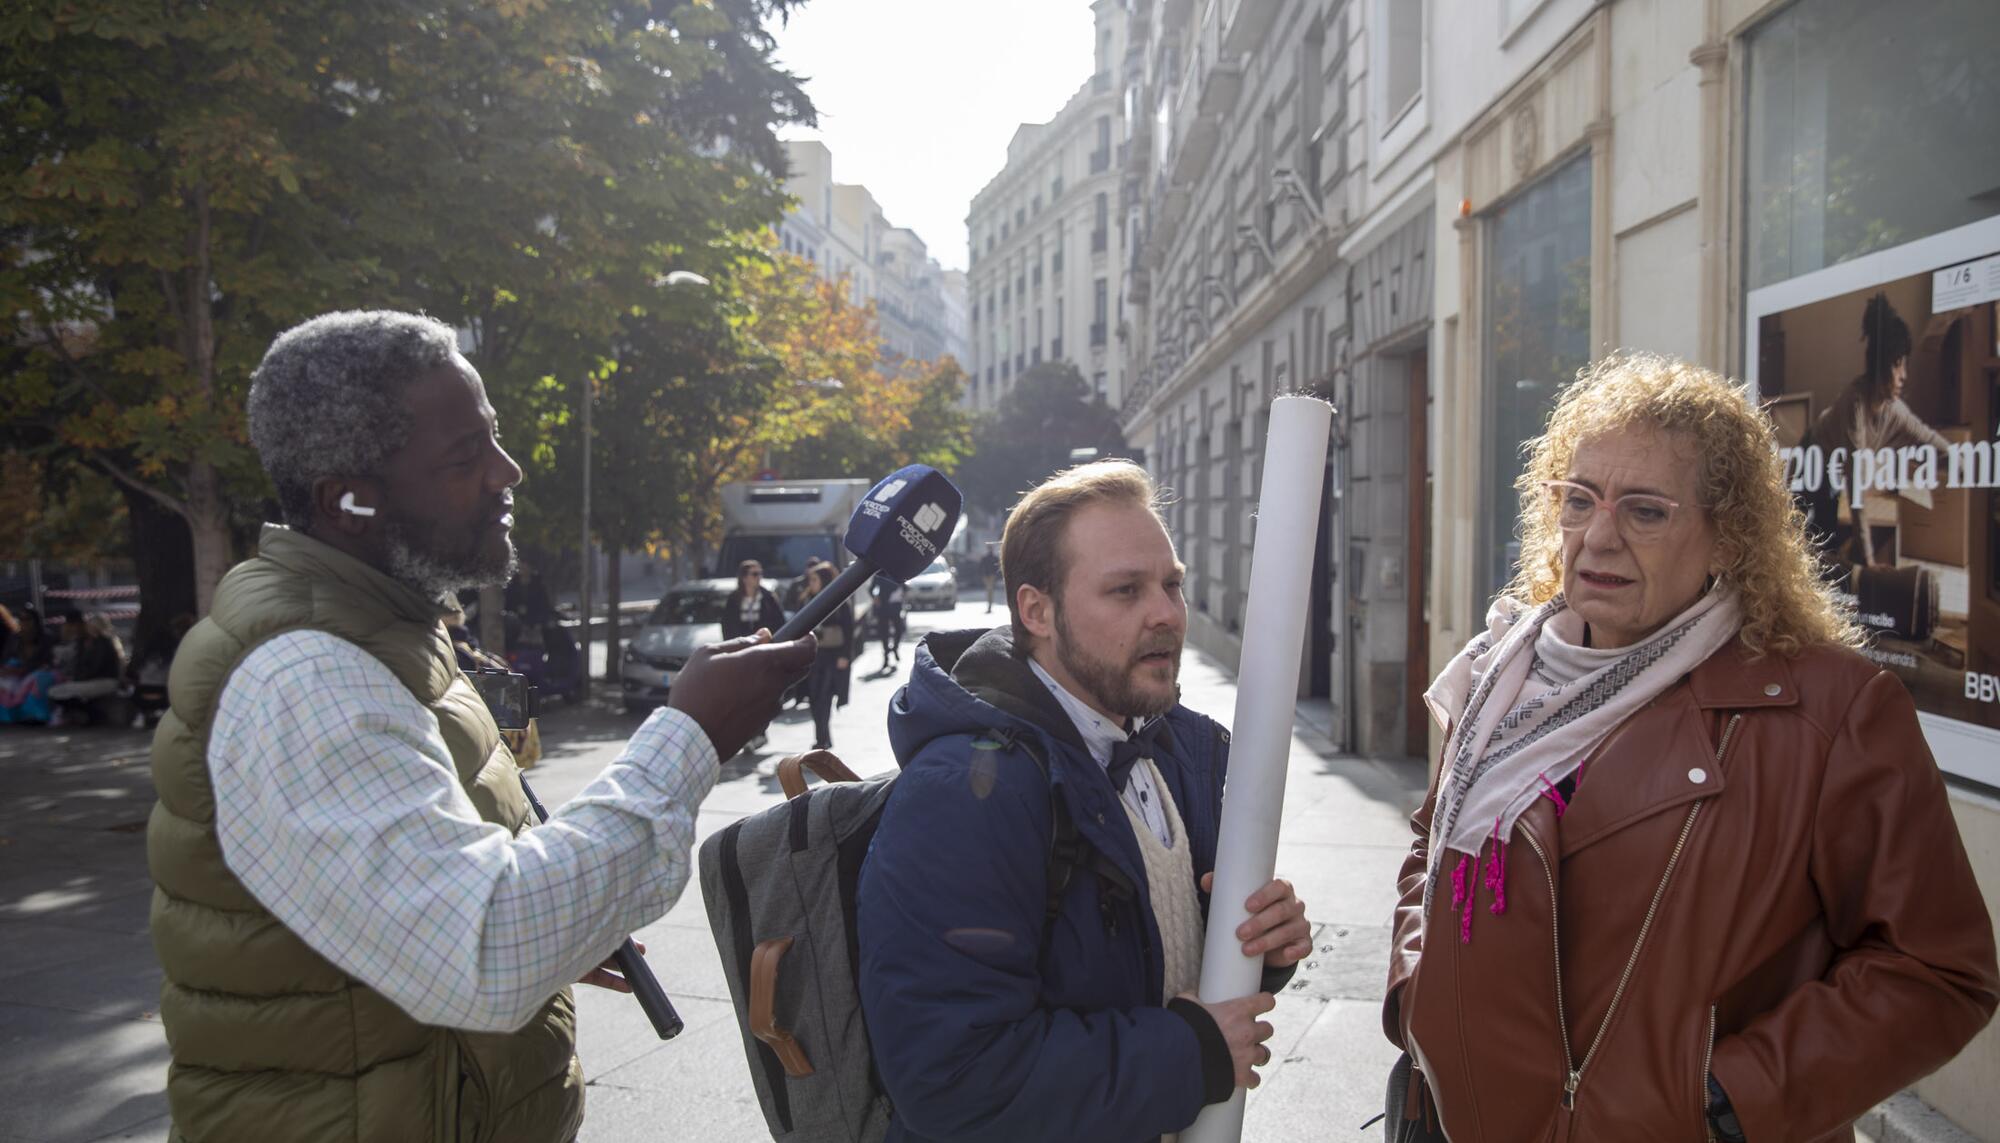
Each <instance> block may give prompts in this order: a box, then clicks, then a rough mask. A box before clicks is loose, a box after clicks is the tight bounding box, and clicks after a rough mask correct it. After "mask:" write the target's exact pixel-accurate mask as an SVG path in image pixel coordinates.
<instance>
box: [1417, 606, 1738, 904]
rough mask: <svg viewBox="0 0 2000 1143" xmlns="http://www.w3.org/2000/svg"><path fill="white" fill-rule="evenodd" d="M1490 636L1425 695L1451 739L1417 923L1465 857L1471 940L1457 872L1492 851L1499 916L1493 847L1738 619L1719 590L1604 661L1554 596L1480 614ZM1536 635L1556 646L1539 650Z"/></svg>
mask: <svg viewBox="0 0 2000 1143" xmlns="http://www.w3.org/2000/svg"><path fill="white" fill-rule="evenodd" d="M1486 624H1487V628H1486V631H1485V632H1484V633H1483V634H1481V635H1479V636H1477V637H1476V638H1474V639H1473V640H1472V642H1470V643H1468V644H1466V646H1465V649H1464V650H1462V651H1460V652H1459V653H1458V655H1457V656H1456V657H1454V658H1453V659H1452V661H1451V662H1450V663H1448V664H1446V665H1445V668H1444V670H1443V671H1442V672H1441V673H1440V674H1439V675H1438V677H1437V680H1436V681H1435V682H1433V683H1432V684H1431V687H1430V689H1429V690H1428V691H1425V692H1424V702H1425V703H1426V704H1427V705H1428V706H1429V707H1430V709H1431V713H1432V714H1433V715H1434V716H1436V717H1437V718H1438V720H1439V721H1440V722H1442V723H1443V724H1444V725H1446V726H1448V727H1449V728H1450V736H1449V738H1448V739H1447V740H1446V742H1445V748H1444V761H1443V773H1442V774H1441V775H1440V777H1439V779H1438V792H1437V805H1436V806H1435V808H1434V810H1433V813H1432V817H1431V837H1430V871H1429V877H1428V878H1427V879H1426V882H1425V885H1424V912H1425V914H1426V915H1428V914H1429V912H1430V900H1431V895H1432V893H1433V892H1434V891H1435V890H1436V888H1437V883H1438V879H1439V874H1440V873H1441V872H1442V871H1443V870H1444V869H1445V868H1446V867H1447V859H1448V858H1449V855H1450V852H1451V851H1453V850H1456V851H1457V852H1458V853H1459V854H1460V855H1462V856H1461V858H1460V859H1459V862H1458V864H1459V866H1460V870H1461V872H1459V873H1458V874H1455V875H1454V889H1455V893H1454V900H1453V904H1454V906H1456V905H1458V904H1459V903H1460V901H1461V898H1462V899H1463V904H1464V906H1465V921H1466V922H1467V926H1466V931H1467V932H1468V933H1469V923H1470V921H1471V913H1472V898H1473V897H1475V896H1476V895H1477V893H1478V887H1477V886H1476V885H1474V886H1471V887H1470V889H1469V890H1468V887H1467V886H1466V884H1465V883H1464V879H1463V867H1464V863H1465V862H1466V861H1467V860H1471V861H1476V860H1477V859H1478V857H1479V853H1480V850H1481V848H1482V847H1483V846H1484V845H1485V844H1486V840H1487V839H1488V838H1492V839H1494V841H1495V843H1496V844H1495V862H1494V868H1492V869H1489V870H1488V872H1487V881H1486V884H1487V887H1488V888H1490V889H1492V890H1493V892H1494V898H1495V901H1494V908H1493V911H1494V912H1502V911H1504V910H1505V908H1506V905H1505V900H1506V898H1505V887H1504V881H1505V876H1506V873H1505V864H1504V858H1502V857H1501V855H1500V847H1501V845H1503V844H1504V843H1505V842H1506V840H1507V838H1508V837H1510V836H1512V834H1513V831H1514V823H1515V822H1516V821H1517V820H1518V819H1519V818H1520V816H1521V815H1522V814H1523V813H1524V812H1526V811H1527V809H1528V807H1529V806H1531V805H1533V804H1534V801H1535V799H1536V798H1538V797H1541V796H1542V795H1543V794H1544V793H1545V792H1546V791H1547V790H1549V789H1551V788H1553V787H1554V786H1556V785H1558V784H1560V783H1561V782H1562V781H1563V780H1564V779H1566V778H1568V777H1569V776H1570V775H1571V774H1573V773H1575V772H1576V770H1577V767H1579V766H1581V765H1582V764H1583V761H1584V759H1585V758H1587V757H1589V755H1590V752H1591V751H1592V750H1594V749H1596V747H1597V744H1598V743H1600V742H1602V741H1604V739H1605V737H1606V736H1607V735H1609V734H1610V733H1611V731H1612V730H1614V729H1615V728H1617V727H1618V726H1619V725H1620V724H1621V723H1623V722H1624V721H1625V720H1626V719H1627V718H1630V717H1631V716H1632V715H1633V713H1634V712H1636V711H1638V710H1639V708H1641V707H1643V706H1645V705H1646V704H1647V703H1649V702H1651V701H1652V700H1653V699H1654V698H1656V697H1658V696H1659V695H1660V694H1661V693H1662V692H1664V691H1665V690H1666V689H1667V688H1668V687H1670V686H1672V685H1673V684H1675V683H1677V682H1679V681H1680V680H1681V678H1683V677H1684V676H1685V675H1686V674H1687V673H1688V672H1689V671H1692V670H1693V669H1694V668H1695V667H1697V666H1699V665H1700V664H1701V663H1702V662H1703V661H1704V660H1706V659H1707V658H1708V657H1709V656H1710V655H1713V654H1714V653H1715V652H1716V651H1718V650H1720V649H1722V648H1723V647H1724V646H1726V645H1727V644H1728V643H1729V641H1730V640H1731V639H1734V638H1735V637H1736V633H1737V631H1738V629H1739V628H1740V627H1741V626H1742V612H1741V608H1740V606H1739V603H1738V600H1737V596H1736V593H1735V591H1733V590H1731V589H1728V588H1725V587H1720V586H1718V587H1716V588H1714V589H1712V590H1710V591H1709V592H1707V593H1706V594H1704V595H1703V596H1702V597H1701V598H1700V599H1697V600H1695V602H1694V603H1693V604H1692V605H1691V606H1689V607H1688V608H1687V610H1685V611H1683V612H1681V613H1680V614H1679V615H1677V616H1675V617H1674V618H1673V619H1671V620H1669V621H1668V622H1667V623H1665V624H1664V625H1662V626H1661V627H1660V629H1659V630H1658V631H1656V632H1654V633H1653V634H1652V635H1650V636H1648V637H1646V638H1645V639H1644V640H1641V641H1640V642H1638V643H1635V644H1633V645H1632V646H1630V647H1623V648H1619V649H1618V651H1617V653H1616V654H1615V655H1609V656H1607V655H1606V654H1605V653H1604V652H1601V651H1594V650H1592V649H1588V648H1582V647H1580V646H1578V644H1581V643H1582V641H1583V638H1582V636H1583V621H1582V620H1581V618H1579V617H1578V616H1577V614H1576V613H1575V612H1573V611H1571V610H1570V609H1569V606H1568V604H1567V603H1565V602H1564V601H1563V597H1562V596H1557V597H1555V598H1554V599H1551V600H1549V601H1548V602H1547V603H1544V604H1542V605H1541V606H1540V607H1535V608H1530V606H1529V605H1528V604H1525V603H1522V602H1521V601H1519V600H1517V599H1514V598H1512V597H1511V596H1504V595H1503V596H1501V597H1500V598H1498V599H1496V600H1494V602H1493V607H1492V609H1491V610H1489V611H1488V612H1487V613H1486ZM1544 628H1551V629H1552V630H1551V632H1550V633H1551V634H1553V635H1555V636H1557V638H1555V639H1544V638H1543V633H1544ZM1563 643H1568V644H1569V645H1570V646H1569V647H1568V648H1567V649H1564V648H1562V646H1561V645H1562V644H1563ZM1545 650H1546V651H1549V652H1550V654H1548V655H1547V656H1546V659H1545V656H1544V651H1545ZM1537 676H1539V677H1537Z"/></svg>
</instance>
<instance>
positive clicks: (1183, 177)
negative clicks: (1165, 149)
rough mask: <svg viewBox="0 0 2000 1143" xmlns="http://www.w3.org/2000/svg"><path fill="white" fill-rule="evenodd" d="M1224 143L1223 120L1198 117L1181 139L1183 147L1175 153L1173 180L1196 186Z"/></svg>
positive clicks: (1207, 116) (1204, 116)
mask: <svg viewBox="0 0 2000 1143" xmlns="http://www.w3.org/2000/svg"><path fill="white" fill-rule="evenodd" d="M1221 141H1222V120H1221V119H1219V118H1217V117H1216V116H1213V115H1201V116H1197V117H1196V118H1195V120H1194V122H1192V123H1189V124H1188V126H1187V133H1186V134H1185V135H1183V136H1182V137H1181V145H1180V147H1179V149H1178V150H1176V151H1175V152H1174V161H1173V168H1172V178H1173V181H1174V182H1176V183H1180V184H1183V185H1186V186H1194V185H1195V184H1197V183H1199V182H1200V181H1201V176H1202V175H1203V174H1204V173H1206V172H1207V170H1208V164H1209V162H1210V160H1212V159H1214V158H1215V150H1216V145H1217V144H1218V143H1220V142H1221Z"/></svg>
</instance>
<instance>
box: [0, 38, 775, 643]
mask: <svg viewBox="0 0 2000 1143" xmlns="http://www.w3.org/2000/svg"><path fill="white" fill-rule="evenodd" d="M795 4H796V0H655V2H651V3H648V2H643V0H641V2H629V0H628V2H616V0H566V2H564V3H547V2H545V0H428V2H424V0H419V2H417V3H409V2H407V0H398V2H393V3H392V2H390V0H339V2H335V0H258V2H257V3H254V4H253V3H242V2H238V3H224V4H211V3H193V2H185V0H21V2H19V3H14V4H10V5H7V6H6V7H5V10H4V11H0V105H4V107H5V108H6V110H5V111H4V112H3V113H0V312H4V314H5V315H6V317H5V320H6V321H7V322H8V323H9V328H8V330H7V333H8V338H7V342H8V346H9V350H8V354H9V359H8V361H7V362H6V364H7V366H8V367H9V383H8V385H7V388H6V395H5V397H4V402H5V404H4V406H0V432H4V434H5V440H6V443H7V445H8V447H9V449H10V450H12V451H16V452H20V453H23V454H25V455H28V456H31V457H43V458H47V457H54V456H57V455H62V456H65V457H68V458H73V460H74V461H75V462H78V463H83V464H87V465H88V466H90V467H91V468H93V469H95V470H97V471H99V472H101V473H103V474H105V475H106V476H108V477H110V478H111V479H113V480H116V481H117V482H118V483H119V485H120V486H121V488H122V489H123V490H124V491H125V492H126V494H127V499H128V503H129V502H130V501H131V499H132V498H134V497H139V498H144V499H147V500H149V501H151V502H152V504H153V505H154V506H156V507H158V508H163V509H165V510H166V511H168V512H169V513H171V515H172V516H173V517H176V518H178V519H180V520H183V521H185V524H186V526H187V528H188V529H189V531H190V534H191V537H192V552H193V561H192V562H193V569H192V570H193V575H192V579H193V587H194V593H195V595H196V599H197V603H198V605H199V607H200V609H201V610H204V611H205V610H206V607H207V603H208V599H209V596H210V593H211V592H212V590H213V586H214V584H215V583H216V581H217V580H218V579H219V578H220V577H221V574H222V572H223V571H224V570H225V569H226V568H227V566H228V564H229V562H230V561H231V559H232V558H233V556H234V554H235V553H234V551H233V548H234V544H233V543H232V524H233V523H234V524H240V523H241V522H242V521H241V515H248V514H250V512H249V509H248V508H245V507H241V506H255V505H257V504H258V503H259V501H260V499H261V498H262V496H263V495H264V492H265V489H264V485H263V480H262V476H261V473H260V471H259V469H258V467H257V465H256V462H255V457H254V455H253V454H252V452H251V450H250V449H249V447H248V442H247V440H246V434H245V430H244V424H243V416H242V405H243V398H244V394H245V391H246V389H247V386H248V377H249V373H250V370H251V369H252V368H253V367H254V366H255V363H256V361H257V360H258V358H259V357H260V356H261V355H262V353H263V350H264V348H265V347H266V346H267V345H268V344H269V342H270V340H271V338H272V337H273V336H275V335H276V334H277V333H278V332H279V331H281V330H283V329H284V328H286V327H287V326H289V325H291V324H294V323H296V322H297V321H300V320H303V319H304V318H306V317H309V316H312V315H314V314H317V313H322V312H325V311H328V310H333V309H344V308H367V307H395V308H405V309H421V310H425V311H427V312H430V313H432V314H434V315H436V316H438V317H440V318H442V319H443V320H446V321H448V322H451V323H453V324H455V325H457V326H459V327H460V328H462V329H464V330H466V331H467V336H468V344H469V350H468V352H469V354H470V356H471V357H472V359H473V361H474V363H475V365H477V366H478V367H479V368H480V370H481V372H482V373H483V374H484V375H485V376H486V379H487V382H488V385H489V387H490V388H491V389H492V390H493V392H494V397H495V401H496V404H497V405H500V406H501V407H502V412H503V415H504V414H506V413H508V412H510V411H511V412H515V413H518V414H521V416H520V417H519V419H518V420H517V423H519V424H522V425H535V426H539V425H542V424H544V423H545V422H546V421H548V420H549V418H547V417H546V416H544V415H543V414H546V412H547V409H546V408H545V406H546V405H548V404H550V403H552V402H553V401H554V400H555V399H556V397H557V394H559V393H560V391H561V390H563V389H565V388H567V389H568V390H569V392H570V393H571V395H572V396H580V395H581V389H580V386H581V385H582V384H585V383H588V381H589V380H590V379H592V378H598V379H601V378H602V377H603V376H604V375H605V366H604V363H605V362H607V361H611V360H615V359H616V349H617V338H618V336H619V334H620V331H621V326H622V324H623V323H624V322H625V320H626V319H628V318H630V317H631V316H633V315H634V313H635V312H640V311H643V310H644V309H645V308H646V307H647V305H648V304H650V303H651V302H652V301H653V300H654V299H655V296H656V293H657V287H656V286H655V285H654V282H655V280H656V279H657V278H658V276H659V275H660V274H661V273H663V272H664V271H666V270H667V269H670V268H679V267H685V268H692V269H695V270H698V271H708V270H712V269H715V268H717V267H719V266H722V265H726V264H727V263H728V262H729V260H730V259H732V258H734V257H735V253H734V249H735V247H736V246H737V245H738V244H739V243H738V240H737V239H736V238H735V236H737V235H740V234H742V233H745V232H747V231H752V230H756V229H760V228H762V227H766V226H769V225H770V224H772V223H773V222H775V221H776V220H777V218H778V217H779V214H780V212H781V210H782V205H783V204H782V198H781V187H780V184H779V182H778V181H777V177H776V176H777V174H778V173H779V172H782V169H783V160H782V150H781V148H780V147H779V145H778V143H777V141H776V137H775V133H774V128H775V126H776V125H778V124H780V123H784V122H796V121H809V120H810V117H811V108H810V105H809V103H808V102H807V100H806V98H805V96H804V94H803V93H802V91H801V90H800V88H799V86H798V84H797V81H796V80H795V79H794V78H793V77H791V76H789V75H787V74H786V73H784V72H782V71H781V70H779V69H778V68H777V67H776V66H775V65H774V64H773V63H772V61H771V58H770V56H771V51H772V46H773V45H772V41H771V38H770V36H769V34H768V32H767V31H766V30H765V27H764V25H765V23H766V22H767V21H768V20H770V19H773V18H783V17H784V16H785V14H786V13H787V12H789V10H790V9H791V8H793V7H794V6H795ZM571 403H572V404H573V403H574V402H573V401H572V402H571ZM555 420H556V421H557V423H559V420H560V419H559V418H556V419H555ZM524 443H525V444H526V445H527V446H528V451H530V452H531V453H532V452H534V451H535V450H536V449H537V448H539V447H541V446H540V444H539V443H538V442H534V441H528V442H524ZM237 514H241V515H237ZM233 515H235V517H236V518H235V519H233V518H232V517H233ZM135 519H136V517H135ZM136 540H137V537H136V536H135V547H138V546H139V545H138V544H137V543H136ZM135 554H137V555H138V556H139V558H140V559H141V561H142V562H143V561H144V560H145V559H146V556H147V553H146V551H144V550H140V551H138V552H136V553H135ZM142 578H143V576H142ZM142 586H143V585H142ZM149 606H150V601H149Z"/></svg>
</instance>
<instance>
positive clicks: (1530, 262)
mask: <svg viewBox="0 0 2000 1143" xmlns="http://www.w3.org/2000/svg"><path fill="white" fill-rule="evenodd" d="M1486 232H1487V247H1486V283H1485V290H1486V300H1485V311H1486V318H1485V320H1486V328H1485V337H1484V339H1483V340H1484V343H1485V347H1486V362H1485V369H1484V375H1485V378H1486V385H1485V391H1486V416H1485V417H1484V418H1483V423H1484V425H1485V426H1486V427H1485V434H1486V436H1485V440H1484V441H1483V442H1482V445H1483V448H1484V455H1485V458H1486V459H1485V479H1484V480H1483V481H1482V482H1481V492H1480V505H1481V517H1482V539H1481V544H1480V551H1481V552H1482V553H1484V567H1483V568H1482V569H1481V574H1480V577H1479V580H1480V582H1479V583H1478V585H1477V586H1478V588H1479V590H1480V596H1479V599H1478V601H1477V603H1478V611H1477V614H1479V615H1484V614H1485V613H1486V601H1487V600H1489V599H1491V598H1492V597H1493V595H1494V594H1495V593H1496V592H1498V591H1499V590H1500V588H1502V587H1503V586H1505V585H1506V583H1507V581H1508V580H1510V579H1512V578H1513V575H1514V561H1515V559H1516V558H1517V557H1518V556H1519V555H1520V536H1519V531H1518V528H1517V523H1518V518H1519V506H1520V501H1519V494H1518V493H1517V492H1516V491H1515V490H1514V480H1515V478H1516V477H1518V476H1519V475H1520V474H1521V467H1522V464H1521V442H1522V441H1525V440H1527V439H1528V438H1530V437H1533V436H1536V435H1538V434H1539V433H1540V432H1541V431H1542V426H1543V424H1544V423H1545V422H1546V421H1547V420H1548V415H1549V410H1550V409H1551V408H1553V407H1554V405H1555V396H1556V391H1557V390H1558V389H1559V388H1561V387H1562V386H1563V385H1564V384H1566V383H1567V382H1569V381H1571V380H1573V379H1574V378H1575V377H1576V374H1577V371H1578V370H1579V369H1582V368H1583V367H1584V366H1585V365H1586V364H1588V363H1589V361H1590V156H1589V154H1588V153H1586V154H1583V155H1580V156H1578V157H1577V158H1574V159H1572V160H1570V161H1569V162H1568V163H1566V164H1564V165H1563V166H1562V167H1561V168H1559V169H1558V170H1556V171H1555V172H1554V173H1552V174H1550V175H1548V176H1546V177H1545V178H1543V179H1542V180H1541V181H1540V182H1538V183H1536V184H1534V185H1533V186H1531V187H1529V188H1528V189H1527V190H1525V191H1522V192H1521V194H1520V195H1519V196H1517V197H1516V198H1514V199H1513V200H1512V201H1510V202H1508V203H1507V204H1506V205H1505V206H1503V207H1502V208H1500V210H1499V211H1498V212H1497V213H1495V214H1494V215H1493V217H1492V219H1491V221H1490V223H1489V224H1488V226H1487V228H1486Z"/></svg>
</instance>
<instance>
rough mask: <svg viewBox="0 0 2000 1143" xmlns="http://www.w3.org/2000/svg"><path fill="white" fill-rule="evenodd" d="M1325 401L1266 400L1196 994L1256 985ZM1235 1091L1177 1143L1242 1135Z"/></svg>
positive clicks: (1327, 409)
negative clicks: (1251, 934)
mask: <svg viewBox="0 0 2000 1143" xmlns="http://www.w3.org/2000/svg"><path fill="white" fill-rule="evenodd" d="M1332 424H1333V406H1331V405H1329V404H1327V403H1326V402H1325V401H1322V400H1319V399H1318V398H1316V397H1280V398H1278V399H1277V400H1275V401H1273V402H1271V434H1270V437H1269V439H1268V441H1267V442H1266V444H1265V446H1264V483H1263V486H1262V487H1261V488H1259V489H1258V497H1257V545H1256V548H1255V550H1254V551H1253V552H1252V554H1251V557H1250V604H1249V608H1248V609H1247V611H1246V613H1245V615H1244V619H1243V653H1242V658H1241V660H1240V662H1239V663H1238V664H1237V670H1236V717H1235V720H1234V721H1233V722H1232V723H1231V724H1230V728H1231V730H1230V743H1229V782H1228V786H1227V787H1226V791H1225V793H1224V794H1223V798H1222V828H1221V834H1220V836H1219V837H1218V838H1217V843H1216V852H1215V892H1214V894H1213V895H1212V896H1211V897H1210V898H1209V906H1208V936H1207V940H1206V943H1205V944H1204V946H1203V949H1202V957H1201V998H1202V1000H1203V1001H1206V1002H1208V1003H1215V1002H1218V1001H1223V1000H1234V999H1237V998H1238V997H1243V996H1249V995H1250V994H1252V993H1254V992H1256V991H1257V986H1258V984H1259V982H1260V981H1261V980H1262V978H1263V974H1264V964H1263V958H1262V957H1246V956H1244V955H1243V942H1242V941H1240V940H1238V939H1237V937H1236V928H1237V926H1238V925H1241V924H1242V923H1243V922H1244V921H1246V920H1248V919H1249V916H1250V914H1249V911H1248V910H1246V909H1245V908H1244V907H1243V902H1244V901H1245V900H1247V899H1248V898H1249V896H1250V894H1252V893H1255V892H1256V891H1257V890H1259V889H1261V888H1263V887H1264V886H1265V885H1267V884H1269V883H1270V880H1271V877H1272V876H1273V871H1274V869H1275V867H1276V865H1277V861H1278V819H1279V817H1280V816H1281V814H1282V813H1283V811H1284V803H1285V770H1286V767H1287V765H1288V763H1289V761H1290V755H1291V746H1292V718H1293V715H1294V713H1295V711H1296V706H1297V702H1298V693H1299V652H1300V649H1301V647H1302V645H1303V643H1304V640H1305V633H1306V627H1307V626H1308V624H1309V618H1310V612H1311V609H1312V559H1313V540H1314V537H1315V536H1317V535H1318V533H1319V508H1320V503H1319V500H1320V485H1321V480H1322V477H1323V473H1324V470H1325V467H1326V445H1327V436H1328V431H1329V429H1330V428H1331V427H1332ZM1243 1095H1244V1093H1243V1090H1242V1089H1241V1088H1239V1089H1237V1091H1236V1094H1235V1095H1234V1096H1233V1097H1232V1098H1230V1100H1229V1101H1228V1102H1226V1103H1217V1104H1211V1105H1209V1106H1208V1107H1205V1108H1203V1109H1202V1112H1201V1116H1200V1117H1199V1118H1197V1119H1196V1120H1195V1121H1194V1125H1193V1126H1191V1127H1189V1128H1188V1129H1187V1130H1186V1131H1183V1132H1181V1134H1180V1138H1181V1143H1235V1141H1236V1140H1239V1139H1241V1138H1242V1136H1243Z"/></svg>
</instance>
